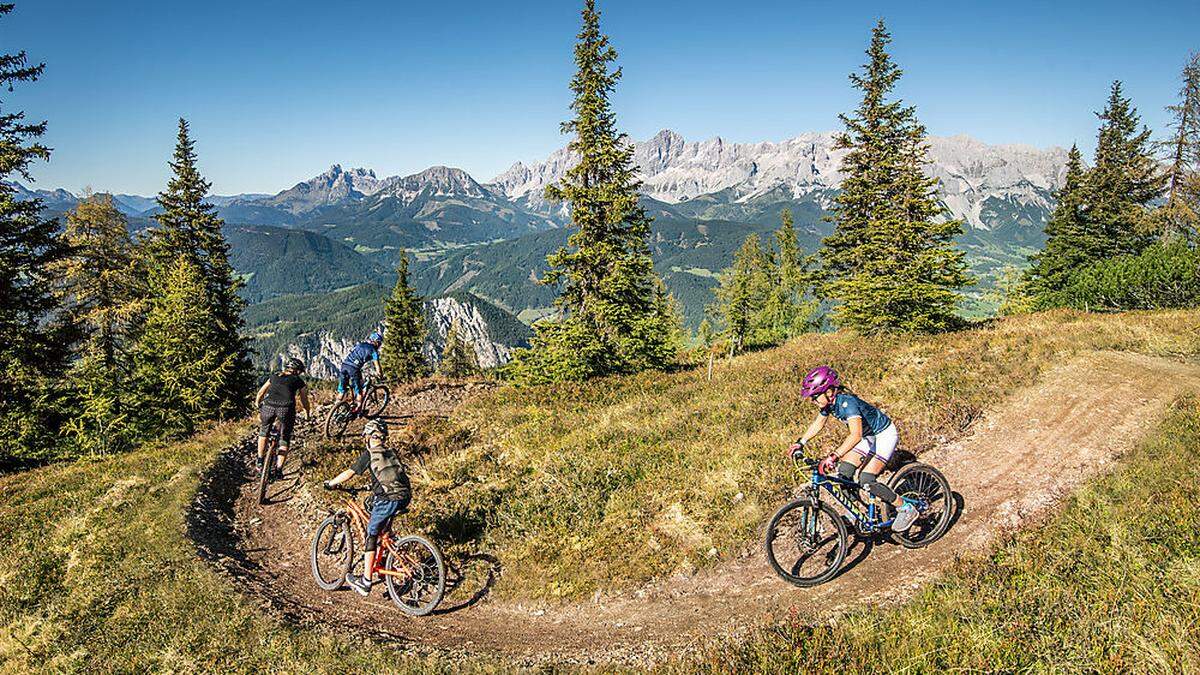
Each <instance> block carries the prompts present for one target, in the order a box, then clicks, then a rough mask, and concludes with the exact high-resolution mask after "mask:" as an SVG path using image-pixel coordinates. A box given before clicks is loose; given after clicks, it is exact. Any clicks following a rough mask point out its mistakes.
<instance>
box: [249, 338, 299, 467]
mask: <svg viewBox="0 0 1200 675" xmlns="http://www.w3.org/2000/svg"><path fill="white" fill-rule="evenodd" d="M304 370H305V368H304V362H303V361H301V360H300V359H288V361H287V363H286V364H284V367H283V370H281V371H279V372H278V373H272V374H271V376H270V377H268V378H267V381H266V382H264V383H263V385H262V386H261V387H259V389H258V393H257V394H256V395H255V396H254V407H256V408H258V420H259V426H258V464H259V466H262V459H263V456H264V455H266V454H267V437H268V436H269V435H270V434H271V425H273V424H275V423H276V422H278V423H279V448H278V449H277V451H276V458H275V466H274V467H273V468H272V473H273V474H274V476H275V477H278V476H280V475H281V474H282V473H283V463H284V461H285V460H286V459H287V453H288V448H289V447H290V446H291V444H292V429H293V427H295V425H296V396H297V394H299V396H300V404H301V405H302V406H303V407H304V414H306V415H309V416H311V415H312V404H311V403H310V402H309V400H308V385H307V384H305V382H304V378H303V377H301V376H300V375H301V373H303V372H304Z"/></svg>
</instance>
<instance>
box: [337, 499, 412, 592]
mask: <svg viewBox="0 0 1200 675" xmlns="http://www.w3.org/2000/svg"><path fill="white" fill-rule="evenodd" d="M345 511H346V513H348V514H349V515H350V522H351V523H352V524H353V525H354V529H355V530H356V531H357V532H358V534H359V536H360V537H361V538H362V540H363V541H364V542H365V541H366V540H367V525H368V524H369V523H370V521H371V515H370V514H369V513H367V510H366V509H365V508H363V505H362V504H360V503H359V502H358V500H356V499H353V498H348V499H346V500H345ZM393 541H394V539H393V536H392V532H391V527H390V525H389V527H388V530H387V531H385V532H382V533H380V535H379V543H378V546H376V549H375V563H374V565H372V566H371V571H370V573H369V574H368V575H367V578H368V579H370V578H371V577H373V576H374V575H375V574H379V575H380V576H394V577H401V576H405V574H404V573H401V572H397V571H395V570H389V569H385V567H384V564H385V561H386V556H384V555H383V553H384V552H385V551H386V552H388V553H394V554H396V557H397V558H401V557H402V556H401V555H400V554H399V553H398V552H397V551H396V548H395V546H394V545H393ZM351 564H353V561H351Z"/></svg>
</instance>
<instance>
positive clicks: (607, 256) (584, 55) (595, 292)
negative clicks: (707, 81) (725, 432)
mask: <svg viewBox="0 0 1200 675" xmlns="http://www.w3.org/2000/svg"><path fill="white" fill-rule="evenodd" d="M582 18H583V26H582V28H581V29H580V31H579V34H578V42H577V43H576V45H575V65H576V68H577V72H576V74H575V76H574V78H572V80H571V91H573V92H574V94H575V97H574V101H573V102H572V103H571V109H572V110H573V111H574V112H575V117H574V118H573V119H571V120H569V121H567V122H564V123H563V125H562V130H563V132H564V133H570V134H574V138H572V140H571V142H570V144H569V145H568V148H569V150H570V151H571V153H572V155H573V156H574V157H575V158H577V159H578V162H577V163H576V164H575V165H574V166H573V167H571V168H570V169H569V170H568V171H567V173H566V175H565V176H564V177H563V179H562V180H561V182H559V183H558V184H555V185H551V186H549V187H548V188H547V190H546V196H547V198H549V199H551V200H553V201H562V202H566V203H567V204H568V205H569V206H570V209H571V226H572V227H573V228H574V229H575V232H574V233H572V234H571V236H570V238H569V239H568V244H567V246H566V247H564V248H562V249H560V250H558V251H557V252H555V253H554V254H552V255H550V256H549V257H548V258H547V262H548V264H549V265H550V270H549V271H548V272H547V274H546V275H545V277H544V279H543V280H542V281H543V283H546V284H549V285H553V286H557V287H558V288H559V293H560V294H559V297H558V299H557V300H556V304H557V306H558V307H559V309H560V317H559V319H558V320H557V321H543V322H540V323H539V324H537V325H536V326H535V334H534V337H533V338H532V340H531V345H532V346H531V348H530V349H529V350H522V351H518V353H517V354H516V355H515V359H514V363H513V366H512V367H511V368H510V369H509V370H510V372H511V373H513V374H514V375H515V376H516V377H517V378H518V379H523V380H525V381H528V382H539V381H544V380H548V379H549V380H558V379H581V378H585V377H590V376H593V375H601V374H605V373H614V372H635V371H638V370H643V369H646V368H660V367H663V366H665V365H666V363H667V362H668V361H669V355H670V353H671V350H670V348H669V347H667V346H666V345H667V343H668V342H669V341H670V332H671V330H672V326H670V325H669V323H668V322H667V318H666V317H665V316H664V314H663V312H661V311H658V309H657V308H656V302H655V290H654V289H655V275H654V269H653V263H652V262H651V260H650V252H649V247H648V246H647V244H646V237H647V236H648V234H649V232H650V218H649V217H648V216H647V215H646V213H645V211H643V209H642V207H641V206H640V205H639V204H638V187H639V185H640V182H639V181H638V180H637V178H636V166H635V165H634V161H633V146H632V144H631V143H629V141H628V140H627V139H626V138H625V136H624V135H623V134H621V133H619V132H618V131H617V123H616V114H615V113H614V112H613V110H612V106H611V104H610V102H609V96H610V95H611V94H612V91H613V89H614V88H615V87H616V84H617V82H618V81H619V80H620V78H621V69H620V68H615V69H610V64H611V63H613V62H615V61H616V58H617V52H616V50H615V49H613V47H612V46H611V45H610V44H609V39H608V36H606V35H604V34H603V33H601V32H600V14H599V12H598V11H597V10H596V3H595V0H585V4H584V9H583V12H582Z"/></svg>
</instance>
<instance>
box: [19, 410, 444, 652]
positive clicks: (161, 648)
mask: <svg viewBox="0 0 1200 675" xmlns="http://www.w3.org/2000/svg"><path fill="white" fill-rule="evenodd" d="M245 431H246V425H244V424H238V425H226V426H224V427H221V428H219V429H217V430H215V431H213V432H209V433H206V434H203V435H201V436H200V437H198V438H197V439H195V440H193V441H189V442H186V443H181V444H177V445H173V446H171V447H170V448H151V449H146V450H142V451H139V452H136V453H132V454H129V455H124V456H120V457H112V458H108V459H102V460H97V461H81V462H78V463H74V464H61V465H56V466H50V467H46V468H43V469H38V470H34V471H29V472H25V473H21V474H15V475H10V476H5V477H2V478H0V494H2V495H4V497H3V503H2V504H0V672H13V673H19V672H29V671H32V670H43V669H44V670H55V671H79V670H85V669H87V670H98V671H120V672H129V671H136V670H150V671H176V672H179V671H185V672H188V671H191V672H212V671H242V672H262V671H265V670H268V669H271V670H281V671H291V672H339V673H340V672H368V671H370V670H379V671H382V672H406V671H407V672H430V671H455V670H458V669H460V668H461V667H462V664H458V665H457V666H454V665H453V664H446V663H441V662H438V661H436V660H425V659H416V658H411V659H405V658H401V657H399V656H397V655H396V653H395V652H394V651H392V650H390V649H388V648H386V647H383V646H380V645H375V644H373V643H371V642H363V641H358V640H348V639H343V638H338V637H334V636H330V635H328V634H326V633H323V632H320V631H311V630H300V629H296V628H292V627H289V626H286V625H284V624H283V623H281V622H279V621H277V620H275V619H272V618H269V617H266V616H264V615H263V613H262V612H261V611H260V610H259V609H258V607H257V606H256V605H254V604H253V603H251V602H250V601H248V600H246V599H245V598H243V597H242V596H241V595H240V594H238V593H235V592H234V589H233V586H232V582H230V581H228V580H226V579H224V578H223V577H221V576H218V575H217V574H216V573H215V572H214V571H213V570H212V568H210V567H209V566H208V565H207V564H205V563H204V562H202V561H201V560H200V559H199V558H197V556H196V550H195V548H194V547H193V545H192V542H191V541H190V540H189V539H187V537H186V536H185V535H184V532H185V524H184V517H185V516H184V514H185V513H186V512H187V510H188V505H189V503H190V502H191V499H192V496H193V494H194V492H195V489H196V484H197V479H198V476H199V473H200V472H201V470H202V469H203V467H205V466H206V465H207V464H208V463H209V462H210V461H211V460H212V458H213V457H214V456H215V453H216V450H217V449H219V448H221V447H223V446H225V445H227V444H229V443H230V442H232V441H233V440H234V439H235V438H237V437H238V436H239V435H241V434H244V433H245Z"/></svg>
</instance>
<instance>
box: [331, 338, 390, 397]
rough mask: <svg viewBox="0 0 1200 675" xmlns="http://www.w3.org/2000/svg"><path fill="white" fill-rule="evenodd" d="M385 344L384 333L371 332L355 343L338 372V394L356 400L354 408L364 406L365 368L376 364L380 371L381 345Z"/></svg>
mask: <svg viewBox="0 0 1200 675" xmlns="http://www.w3.org/2000/svg"><path fill="white" fill-rule="evenodd" d="M382 344H383V335H382V334H380V333H379V332H378V331H376V332H374V333H371V334H370V335H368V336H367V339H366V340H364V341H363V342H360V343H358V344H356V345H354V349H351V350H350V353H349V354H347V355H346V358H345V359H343V360H342V368H341V370H340V371H339V373H338V396H339V398H340V399H341V400H343V401H345V400H349V399H351V398H353V400H354V410H355V411H357V410H358V409H359V408H360V407H361V406H362V399H363V394H364V393H365V392H364V391H363V386H362V384H363V377H362V371H363V368H365V367H367V366H368V365H369V364H372V363H373V364H375V372H377V373H378V372H379V347H380V345H382Z"/></svg>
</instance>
